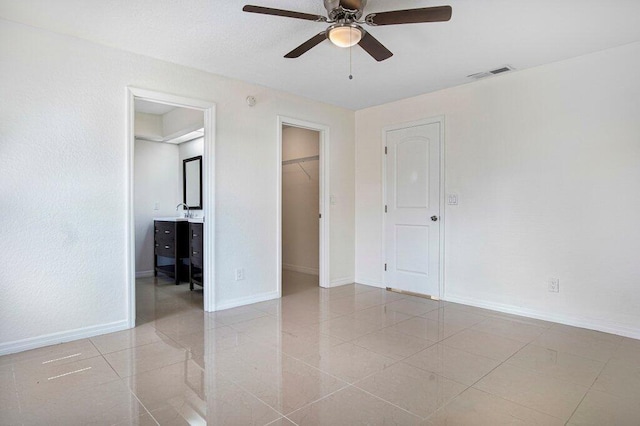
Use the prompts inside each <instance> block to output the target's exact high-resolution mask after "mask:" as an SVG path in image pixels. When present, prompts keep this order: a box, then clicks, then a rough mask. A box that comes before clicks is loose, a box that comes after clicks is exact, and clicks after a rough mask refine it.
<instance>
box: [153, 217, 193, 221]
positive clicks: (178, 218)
mask: <svg viewBox="0 0 640 426" xmlns="http://www.w3.org/2000/svg"><path fill="white" fill-rule="evenodd" d="M153 220H161V221H164V222H186V221H188V220H189V219H188V218H186V217H154V218H153Z"/></svg>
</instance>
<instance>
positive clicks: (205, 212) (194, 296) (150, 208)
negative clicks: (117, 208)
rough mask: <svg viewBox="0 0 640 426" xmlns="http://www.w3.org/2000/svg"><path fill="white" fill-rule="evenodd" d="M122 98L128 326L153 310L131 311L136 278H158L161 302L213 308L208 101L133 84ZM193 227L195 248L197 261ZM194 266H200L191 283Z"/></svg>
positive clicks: (155, 280) (211, 122)
mask: <svg viewBox="0 0 640 426" xmlns="http://www.w3.org/2000/svg"><path fill="white" fill-rule="evenodd" d="M127 101H128V102H127V106H128V122H127V144H128V203H127V211H128V217H129V219H128V226H127V233H128V241H129V244H128V253H127V261H128V286H129V300H128V304H129V321H128V322H129V326H130V327H135V325H136V317H137V316H138V317H140V319H141V320H143V321H144V320H145V319H146V320H148V319H149V316H150V315H155V312H153V309H152V310H151V312H149V311H146V312H140V313H139V314H140V315H137V314H138V313H137V309H136V290H137V288H136V280H137V279H138V280H145V279H146V280H152V281H153V282H152V285H154V286H156V285H157V284H158V282H160V281H161V283H160V284H162V287H163V292H164V293H163V297H162V298H163V299H165V300H166V298H170V297H171V296H176V295H182V296H184V297H183V299H184V300H190V301H191V302H192V303H193V300H196V302H198V303H199V307H198V309H202V308H204V310H205V311H213V310H215V309H214V308H215V304H214V301H215V287H214V280H213V277H214V276H215V275H214V271H215V265H214V259H215V257H214V244H213V235H214V229H215V220H214V219H215V211H214V206H215V200H214V198H213V197H214V191H213V188H214V176H215V171H214V164H215V162H214V161H212V159H213V155H214V134H215V133H214V132H215V123H214V114H215V105H214V104H213V103H210V102H205V101H200V100H196V99H189V98H184V97H180V96H175V95H168V94H164V93H160V92H153V91H148V90H143V89H137V88H128V98H127ZM143 157H144V158H143ZM160 169H162V170H160ZM196 169H198V170H196ZM190 204H191V205H190ZM192 228H193V229H198V230H199V241H195V240H194V241H195V242H198V243H199V244H200V245H201V246H202V249H200V251H199V252H197V258H196V259H195V260H196V262H194V261H193V259H194V258H193V256H192V253H191V252H192V251H193V250H192V243H193V242H192V241H191V232H192ZM165 234H166V235H165ZM194 265H195V266H201V269H200V270H199V275H198V276H197V277H196V278H197V279H196V280H192V278H193V277H194V276H195V275H193V274H192V272H193V271H196V272H198V270H197V269H196V268H193V267H192V266H194ZM193 283H195V284H196V285H194V289H195V288H200V289H201V292H200V294H199V296H198V291H197V290H196V292H195V293H192V292H191V290H190V287H191V285H192V284H193ZM147 284H148V283H147ZM176 284H178V285H177V286H176ZM138 290H141V289H138ZM142 291H143V290H142ZM154 291H155V288H154ZM165 293H166V294H165ZM174 293H175V294H174ZM138 296H140V298H144V297H147V298H148V295H146V294H144V293H143V292H142V293H140V292H139V293H138ZM191 307H193V306H191ZM186 308H189V306H188V305H187V306H186Z"/></svg>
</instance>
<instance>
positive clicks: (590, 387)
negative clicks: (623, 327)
mask: <svg viewBox="0 0 640 426" xmlns="http://www.w3.org/2000/svg"><path fill="white" fill-rule="evenodd" d="M623 341H624V340H620V342H618V346H617V347H616V350H615V351H614V355H612V356H611V357H610V358H609V359H608V360H607V362H605V363H603V365H602V367H601V368H600V371H599V372H598V374H597V375H596V377H595V378H594V379H593V381H592V382H591V384H590V385H589V387H588V388H587V391H586V392H585V393H584V395H583V396H582V398H581V399H580V402H579V403H578V405H576V408H575V409H574V410H573V412H572V413H571V415H570V416H569V419H567V421H566V423H565V424H568V423H569V422H570V421H571V419H572V418H573V416H575V414H576V412H577V411H578V408H580V406H581V405H582V402H583V401H584V399H585V398H586V397H587V394H588V393H589V392H590V391H591V390H597V389H593V385H595V384H596V382H597V381H598V379H599V378H600V375H601V374H602V372H603V371H604V370H605V368H607V365H609V362H611V360H612V359H613V358H614V356H615V354H616V353H617V352H618V351H619V350H620V347H621V346H622V342H623Z"/></svg>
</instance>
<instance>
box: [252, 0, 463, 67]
mask: <svg viewBox="0 0 640 426" xmlns="http://www.w3.org/2000/svg"><path fill="white" fill-rule="evenodd" d="M366 4H367V0H324V7H325V9H327V16H328V18H327V17H324V16H322V15H313V14H311V13H304V12H294V11H291V10H282V9H273V8H270V7H262V6H252V5H247V6H245V7H243V8H242V10H243V11H245V12H251V13H261V14H263V15H274V16H284V17H287V18H295V19H305V20H308V21H315V22H324V23H327V24H331V25H330V26H329V27H328V28H327V29H326V30H325V31H322V32H320V33H318V34H316V35H315V36H313V37H311V38H310V39H309V40H307V41H305V42H304V43H302V44H301V45H300V46H298V47H296V48H295V49H293V50H292V51H291V52H289V53H287V54H286V55H284V57H285V58H298V57H300V56H301V55H302V54H304V53H306V52H308V51H309V50H311V49H312V48H313V47H315V46H317V45H318V44H320V43H322V42H323V41H324V40H326V39H329V40H330V41H331V42H332V43H333V44H335V45H336V46H338V47H351V46H354V45H356V44H358V45H360V47H362V48H363V49H364V50H365V51H366V52H367V53H368V54H369V55H371V56H372V57H373V58H374V59H375V60H376V61H378V62H379V61H384V60H385V59H389V58H390V57H391V56H393V53H391V51H390V50H389V49H387V48H386V47H384V45H383V44H382V43H380V42H379V41H378V40H376V39H375V38H374V37H373V36H372V35H371V34H369V33H368V32H367V31H365V30H364V28H362V25H363V24H367V25H371V26H374V27H375V26H379V25H397V24H416V23H421V22H444V21H448V20H449V19H451V6H436V7H423V8H419V9H407V10H393V11H389V12H379V13H370V14H368V15H366V16H365V17H364V19H363V20H360V19H361V18H362V15H363V12H364V7H365V6H366Z"/></svg>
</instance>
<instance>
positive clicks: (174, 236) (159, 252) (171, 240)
mask: <svg viewBox="0 0 640 426" xmlns="http://www.w3.org/2000/svg"><path fill="white" fill-rule="evenodd" d="M154 244H155V249H154V261H153V266H154V275H156V276H157V275H158V272H160V273H163V274H166V275H168V276H170V277H172V278H173V279H174V280H175V283H176V285H177V284H180V281H186V280H187V277H188V276H189V275H188V274H189V266H188V264H187V260H188V259H189V251H190V250H189V223H188V222H185V221H176V222H173V221H162V220H156V221H154Z"/></svg>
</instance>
